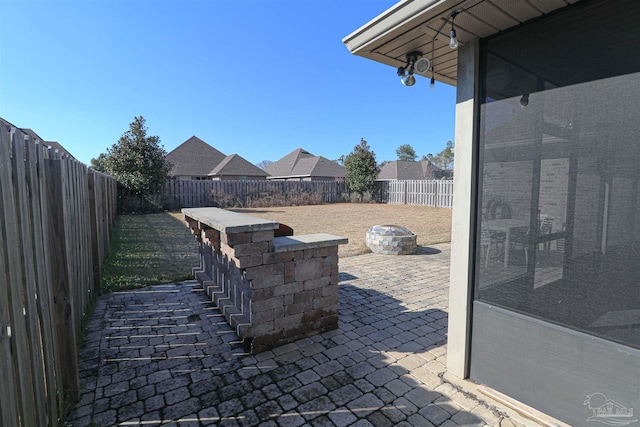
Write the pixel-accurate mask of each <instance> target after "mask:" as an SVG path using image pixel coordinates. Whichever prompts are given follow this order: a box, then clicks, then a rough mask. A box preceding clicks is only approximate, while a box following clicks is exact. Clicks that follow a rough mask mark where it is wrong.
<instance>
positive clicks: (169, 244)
mask: <svg viewBox="0 0 640 427" xmlns="http://www.w3.org/2000/svg"><path fill="white" fill-rule="evenodd" d="M233 210H234V211H236V212H241V213H245V214H248V215H253V216H257V217H260V218H265V219H270V220H273V221H278V222H280V223H282V224H286V225H288V226H289V227H292V228H293V230H294V232H295V234H297V235H299V234H312V233H329V234H335V235H338V236H343V237H347V238H348V239H349V244H347V245H341V246H340V247H339V250H338V251H339V252H338V253H339V256H341V257H348V256H354V255H360V254H363V253H368V252H370V250H369V248H367V246H366V245H365V234H366V232H367V230H369V228H371V227H372V226H374V225H382V224H394V225H401V226H403V227H407V228H408V229H409V230H411V231H413V232H415V233H416V234H417V235H418V238H417V240H418V245H420V246H428V245H432V244H436V243H442V242H448V241H450V240H451V209H443V208H431V207H424V206H406V205H386V204H368V203H362V204H361V203H337V204H331V205H318V206H289V207H274V208H256V209H233ZM197 265H199V258H198V244H197V243H196V241H195V239H194V237H193V236H192V235H191V232H190V231H189V229H188V228H187V227H186V226H185V223H184V222H182V214H180V213H177V212H176V213H172V214H171V215H168V214H165V213H160V214H149V215H121V216H119V217H118V220H117V223H116V227H115V229H114V232H113V238H112V240H111V246H110V248H109V255H108V256H107V258H106V259H105V261H104V263H103V264H102V289H103V290H105V291H117V290H124V289H132V288H139V287H144V286H149V285H155V284H160V283H170V282H178V281H181V280H187V279H190V278H191V277H192V276H191V268H192V267H195V266H197Z"/></svg>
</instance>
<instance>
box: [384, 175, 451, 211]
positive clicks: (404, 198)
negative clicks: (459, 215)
mask: <svg viewBox="0 0 640 427" xmlns="http://www.w3.org/2000/svg"><path fill="white" fill-rule="evenodd" d="M377 184H378V185H379V186H380V187H378V192H379V193H380V194H381V195H382V196H381V197H382V198H383V199H384V201H385V202H387V203H389V204H392V205H414V206H435V207H439V208H451V207H453V181H451V180H393V181H377Z"/></svg>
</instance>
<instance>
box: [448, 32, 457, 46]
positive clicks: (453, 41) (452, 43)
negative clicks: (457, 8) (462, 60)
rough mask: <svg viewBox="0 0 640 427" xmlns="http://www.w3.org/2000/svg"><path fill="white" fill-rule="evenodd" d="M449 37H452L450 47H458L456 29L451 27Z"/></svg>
mask: <svg viewBox="0 0 640 427" xmlns="http://www.w3.org/2000/svg"><path fill="white" fill-rule="evenodd" d="M449 37H450V38H451V40H449V47H450V48H451V49H456V48H457V47H458V39H457V38H456V30H455V29H453V28H451V32H449Z"/></svg>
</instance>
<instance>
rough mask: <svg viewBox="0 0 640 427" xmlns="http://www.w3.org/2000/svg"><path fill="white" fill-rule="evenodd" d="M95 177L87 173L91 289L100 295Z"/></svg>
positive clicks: (91, 172)
mask: <svg viewBox="0 0 640 427" xmlns="http://www.w3.org/2000/svg"><path fill="white" fill-rule="evenodd" d="M95 179H96V176H95V174H94V173H93V171H92V170H88V171H87V185H88V187H89V188H88V189H89V222H90V223H91V259H92V263H91V264H92V268H93V289H92V291H95V292H97V293H100V247H99V242H100V236H99V235H98V232H99V230H98V212H97V211H98V210H97V209H96V201H97V200H98V199H97V198H96V183H95Z"/></svg>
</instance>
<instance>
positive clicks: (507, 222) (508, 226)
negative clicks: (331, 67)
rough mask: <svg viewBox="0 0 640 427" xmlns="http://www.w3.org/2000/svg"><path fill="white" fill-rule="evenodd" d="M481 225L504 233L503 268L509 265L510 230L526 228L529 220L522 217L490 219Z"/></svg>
mask: <svg viewBox="0 0 640 427" xmlns="http://www.w3.org/2000/svg"><path fill="white" fill-rule="evenodd" d="M481 227H483V228H485V229H487V230H489V231H500V232H503V233H505V242H504V268H507V267H508V266H509V249H510V246H511V232H512V231H514V230H521V229H525V230H526V229H528V228H529V221H525V220H523V219H490V220H487V221H483V222H482V225H481Z"/></svg>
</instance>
